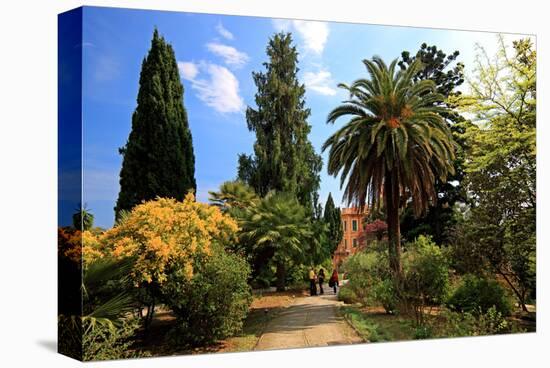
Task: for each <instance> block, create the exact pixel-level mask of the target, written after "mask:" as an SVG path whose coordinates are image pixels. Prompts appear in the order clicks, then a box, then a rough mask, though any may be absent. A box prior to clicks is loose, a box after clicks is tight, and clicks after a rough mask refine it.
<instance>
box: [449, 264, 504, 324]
mask: <svg viewBox="0 0 550 368" xmlns="http://www.w3.org/2000/svg"><path fill="white" fill-rule="evenodd" d="M447 305H448V306H449V308H450V309H452V310H454V311H459V312H470V313H478V312H482V313H486V312H487V311H488V310H489V309H490V308H491V307H493V306H494V307H495V309H496V310H497V311H498V312H499V313H501V314H502V315H504V316H509V315H510V313H511V311H512V305H511V302H510V298H509V296H508V295H507V294H506V290H505V289H504V288H503V287H502V286H501V285H500V284H499V283H498V282H497V281H495V280H490V279H487V278H482V277H478V276H475V275H472V274H468V275H466V276H464V277H463V279H462V281H461V282H460V284H459V285H458V287H457V288H456V289H455V290H454V292H453V293H452V295H451V297H450V298H449V299H448V300H447Z"/></svg>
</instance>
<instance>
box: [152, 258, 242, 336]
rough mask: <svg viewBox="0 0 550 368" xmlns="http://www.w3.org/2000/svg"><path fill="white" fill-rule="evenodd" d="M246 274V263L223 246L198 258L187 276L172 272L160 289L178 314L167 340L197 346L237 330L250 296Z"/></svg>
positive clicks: (234, 332)
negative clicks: (192, 270) (191, 273)
mask: <svg viewBox="0 0 550 368" xmlns="http://www.w3.org/2000/svg"><path fill="white" fill-rule="evenodd" d="M249 275H250V267H249V266H248V263H247V262H246V261H245V260H244V259H243V258H242V257H240V256H238V255H235V254H231V253H227V252H225V251H224V250H223V249H214V250H213V252H212V255H211V256H207V257H199V259H198V260H197V263H196V267H195V272H194V275H193V277H192V278H190V279H189V278H187V276H186V275H185V273H184V272H174V273H172V274H171V275H170V276H169V277H168V280H167V282H166V284H165V285H164V287H163V290H162V291H163V296H164V298H163V300H164V301H165V303H166V304H167V305H168V306H169V307H170V308H171V309H172V310H173V311H174V313H175V315H176V317H177V322H176V323H177V325H176V326H175V327H174V328H173V330H172V331H171V332H170V335H169V339H170V341H171V342H172V343H173V344H177V345H182V344H183V345H187V344H189V345H193V346H197V345H204V344H207V343H212V342H214V341H217V340H219V339H223V338H225V337H227V336H231V335H233V334H236V333H238V332H239V331H240V330H241V329H242V324H243V320H244V319H245V317H246V315H247V313H248V307H249V305H250V302H251V299H252V297H251V292H250V286H249V285H248V277H249Z"/></svg>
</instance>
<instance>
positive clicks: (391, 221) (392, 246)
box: [384, 172, 402, 279]
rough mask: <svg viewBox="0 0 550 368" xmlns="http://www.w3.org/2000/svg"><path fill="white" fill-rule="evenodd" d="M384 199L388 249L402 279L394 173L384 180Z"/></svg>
mask: <svg viewBox="0 0 550 368" xmlns="http://www.w3.org/2000/svg"><path fill="white" fill-rule="evenodd" d="M384 199H385V202H386V222H387V223H388V250H389V256H390V268H391V270H392V272H393V273H394V275H395V276H396V277H397V278H398V279H400V278H401V274H402V266H401V230H400V226H399V183H398V182H397V177H396V175H395V174H394V173H392V172H389V173H387V174H386V177H385V180H384Z"/></svg>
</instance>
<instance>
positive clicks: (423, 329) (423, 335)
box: [413, 325, 434, 340]
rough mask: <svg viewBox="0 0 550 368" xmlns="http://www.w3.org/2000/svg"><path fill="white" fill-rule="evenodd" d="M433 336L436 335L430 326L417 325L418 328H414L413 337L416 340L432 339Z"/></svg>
mask: <svg viewBox="0 0 550 368" xmlns="http://www.w3.org/2000/svg"><path fill="white" fill-rule="evenodd" d="M432 337H434V333H433V330H432V328H431V327H430V326H426V325H422V326H416V328H415V329H414V336H413V338H414V339H415V340H423V339H431V338H432Z"/></svg>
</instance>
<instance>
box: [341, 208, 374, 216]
mask: <svg viewBox="0 0 550 368" xmlns="http://www.w3.org/2000/svg"><path fill="white" fill-rule="evenodd" d="M340 211H341V214H342V215H361V214H363V215H367V214H368V213H369V211H368V209H367V207H365V208H364V209H363V212H362V213H361V211H360V210H359V208H358V207H350V208H342V209H341V210H340Z"/></svg>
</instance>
